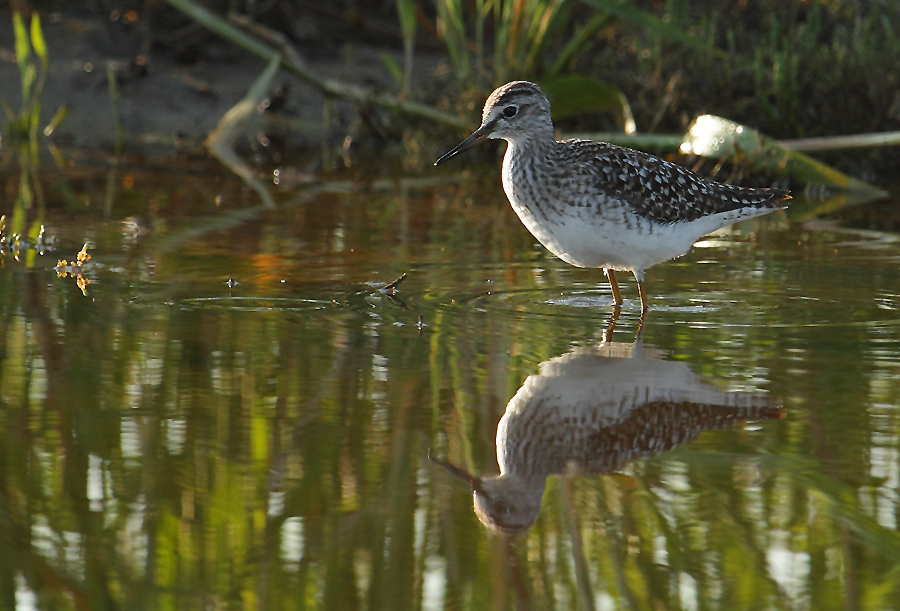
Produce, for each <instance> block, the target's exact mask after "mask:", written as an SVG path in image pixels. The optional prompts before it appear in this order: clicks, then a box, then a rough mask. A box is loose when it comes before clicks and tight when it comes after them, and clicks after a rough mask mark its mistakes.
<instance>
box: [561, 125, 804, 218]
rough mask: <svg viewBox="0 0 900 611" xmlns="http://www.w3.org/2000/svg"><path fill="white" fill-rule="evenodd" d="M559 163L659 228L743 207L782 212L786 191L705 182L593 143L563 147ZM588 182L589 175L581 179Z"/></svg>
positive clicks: (646, 157) (645, 156)
mask: <svg viewBox="0 0 900 611" xmlns="http://www.w3.org/2000/svg"><path fill="white" fill-rule="evenodd" d="M559 145H560V147H559V155H560V161H562V162H564V163H566V164H569V165H570V166H572V167H579V168H581V169H582V173H583V175H587V176H586V177H587V178H588V180H590V181H591V182H592V185H591V186H592V187H593V188H595V189H597V190H598V191H599V192H601V193H603V194H605V195H606V196H607V197H609V198H618V199H619V200H621V201H622V202H623V203H626V204H627V205H629V206H630V207H631V208H633V209H634V212H635V213H636V214H638V215H639V216H642V217H645V218H648V219H651V220H653V221H655V222H658V223H678V222H682V221H693V220H696V219H699V218H702V217H704V216H709V215H712V214H716V213H717V212H727V211H729V210H736V209H739V208H746V207H752V208H771V209H773V210H774V209H778V208H784V207H785V204H784V203H782V201H783V200H785V199H789V195H788V194H789V193H790V192H789V191H787V190H785V189H748V188H744V187H735V186H732V185H723V184H719V183H717V182H714V181H711V180H707V179H705V178H703V177H701V176H698V175H697V174H695V173H693V172H691V171H690V170H687V169H685V168H683V167H681V166H679V165H677V164H674V163H670V162H668V161H665V160H663V159H659V158H658V157H654V156H653V155H649V154H647V153H643V152H641V151H635V150H632V149H628V148H624V147H621V146H616V145H614V144H608V143H605V142H593V141H589V140H564V141H562V142H560V143H559ZM583 177H585V176H583Z"/></svg>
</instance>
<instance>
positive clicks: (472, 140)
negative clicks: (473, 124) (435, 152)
mask: <svg viewBox="0 0 900 611" xmlns="http://www.w3.org/2000/svg"><path fill="white" fill-rule="evenodd" d="M493 130H494V122H493V121H491V122H490V123H485V124H483V125H482V126H481V127H479V128H478V129H476V130H475V131H474V132H473V133H472V135H471V136H469V137H468V138H466V139H465V140H463V141H462V142H460V143H459V144H457V145H456V146H455V147H453V149H451V150H450V152H449V153H447V154H446V155H444V156H443V157H441V158H440V159H438V160H437V161H435V162H434V165H436V166H438V165H441V164H442V163H444V162H445V161H447V160H448V159H450V158H451V157H455V156H457V155H459V154H460V153H462V152H463V151H467V150H469V149H470V148H472V147H473V146H475V145H476V144H478V143H479V142H480V141H481V139H482V138H484V137H485V136H487V135H488V134H490V133H491V132H492V131H493Z"/></svg>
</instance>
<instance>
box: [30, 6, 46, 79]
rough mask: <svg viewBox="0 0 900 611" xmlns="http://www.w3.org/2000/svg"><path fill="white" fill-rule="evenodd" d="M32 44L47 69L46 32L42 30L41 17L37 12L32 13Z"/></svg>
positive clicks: (42, 64)
mask: <svg viewBox="0 0 900 611" xmlns="http://www.w3.org/2000/svg"><path fill="white" fill-rule="evenodd" d="M31 46H32V47H34V52H35V54H36V55H37V56H38V58H39V59H40V60H41V66H42V67H43V68H44V70H46V69H47V63H48V61H49V60H48V57H47V43H46V42H45V41H44V33H43V31H42V30H41V17H40V15H38V14H37V13H32V14H31Z"/></svg>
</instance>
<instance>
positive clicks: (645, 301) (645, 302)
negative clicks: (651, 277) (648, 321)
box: [634, 270, 650, 321]
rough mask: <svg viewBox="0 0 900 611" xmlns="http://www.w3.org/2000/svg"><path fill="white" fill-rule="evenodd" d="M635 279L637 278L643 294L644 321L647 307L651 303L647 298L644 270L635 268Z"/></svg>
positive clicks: (639, 290) (639, 288)
mask: <svg viewBox="0 0 900 611" xmlns="http://www.w3.org/2000/svg"><path fill="white" fill-rule="evenodd" d="M634 279H635V280H637V285H638V294H639V295H640V296H641V320H642V321H643V320H644V316H645V315H646V314H647V308H648V306H649V305H650V302H649V300H648V299H647V289H645V288H644V272H643V271H637V270H635V271H634Z"/></svg>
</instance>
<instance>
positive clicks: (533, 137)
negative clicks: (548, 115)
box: [506, 128, 558, 162]
mask: <svg viewBox="0 0 900 611" xmlns="http://www.w3.org/2000/svg"><path fill="white" fill-rule="evenodd" d="M506 141H507V142H508V143H509V146H508V147H507V148H506V158H507V160H510V161H511V160H512V158H513V157H519V156H526V157H529V158H531V159H532V160H534V161H537V162H539V161H540V160H545V159H550V158H552V157H553V156H554V155H555V154H556V151H557V148H558V147H557V144H558V143H557V142H556V138H555V137H554V136H553V129H552V128H550V129H548V130H541V131H535V132H531V133H529V134H527V135H522V136H517V137H515V138H506Z"/></svg>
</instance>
